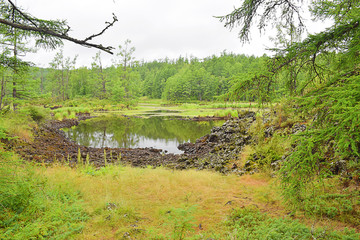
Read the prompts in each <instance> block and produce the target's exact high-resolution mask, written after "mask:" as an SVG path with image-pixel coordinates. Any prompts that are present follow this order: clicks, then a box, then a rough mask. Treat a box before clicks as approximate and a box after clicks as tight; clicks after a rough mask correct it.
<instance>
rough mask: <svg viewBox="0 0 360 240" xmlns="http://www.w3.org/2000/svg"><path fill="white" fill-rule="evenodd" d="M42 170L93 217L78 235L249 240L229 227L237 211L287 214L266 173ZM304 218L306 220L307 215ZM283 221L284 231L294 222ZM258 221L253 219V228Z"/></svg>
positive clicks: (109, 168) (334, 225)
mask: <svg viewBox="0 0 360 240" xmlns="http://www.w3.org/2000/svg"><path fill="white" fill-rule="evenodd" d="M39 171H41V175H44V176H46V178H47V179H48V182H49V184H54V185H56V186H62V189H63V190H65V191H77V192H79V193H80V194H81V196H82V200H83V201H84V208H85V210H86V212H87V213H88V215H89V216H90V218H89V220H88V221H87V223H86V225H85V228H84V230H83V232H82V233H81V234H79V235H78V236H77V237H78V238H79V239H121V238H123V237H124V238H126V237H131V238H132V239H207V238H214V239H249V238H246V237H244V236H245V235H241V238H234V237H233V236H238V235H236V234H238V230H237V228H238V226H239V225H237V224H235V223H232V224H230V225H229V221H230V222H231V221H235V220H234V219H237V220H239V219H240V218H237V217H231V216H233V215H234V214H238V213H233V212H234V211H235V210H234V209H253V210H254V209H255V210H256V211H257V212H258V213H259V214H263V213H264V212H268V213H269V214H267V215H266V217H262V218H264V219H270V220H269V221H272V220H271V219H278V218H282V217H285V216H286V215H287V213H286V209H284V208H283V207H282V205H281V200H280V197H279V195H278V193H277V187H276V184H275V183H274V179H271V178H270V177H268V176H267V175H264V174H257V175H251V176H243V177H238V176H233V175H231V176H224V175H221V174H218V173H214V172H207V171H195V170H189V171H171V170H166V169H163V168H157V169H151V168H146V169H140V168H131V167H122V166H107V167H106V168H101V169H94V168H93V167H91V166H83V167H79V168H77V169H71V168H68V167H66V166H53V167H49V168H42V169H41V170H39ZM255 210H254V211H255ZM236 211H237V210H236ZM247 213H248V214H247V215H246V214H245V215H246V216H245V215H244V218H245V219H246V218H248V217H251V216H253V215H256V214H255V213H254V212H253V211H249V212H247ZM262 218H261V219H262ZM259 219H260V218H259ZM286 219H287V218H286ZM301 220H302V221H304V222H306V219H305V218H303V219H301ZM259 221H260V220H259ZM261 221H263V220H261ZM279 221H280V223H281V224H280V223H279V224H280V229H281V227H282V226H283V225H284V226H286V225H288V224H289V222H292V220H291V219H287V220H279ZM312 223H313V222H312ZM260 224H262V223H261V222H254V226H257V225H260ZM279 224H278V225H279ZM318 224H319V225H321V221H319V222H318ZM278 225H276V224H275V226H273V228H275V227H276V226H278ZM326 225H327V226H328V227H329V229H332V228H342V226H343V225H341V224H339V223H337V222H326ZM294 226H295V227H294V229H292V231H293V232H296V231H298V228H299V229H308V230H309V231H310V230H311V228H309V227H307V226H306V225H304V224H300V223H298V224H297V225H296V224H295V225H294ZM261 227H262V231H263V232H266V231H267V229H266V224H265V225H264V224H262V225H261ZM279 231H281V230H279ZM319 231H320V230H319ZM260 233H261V231H260ZM346 234H347V233H346ZM239 236H240V235H239ZM254 236H255V235H254ZM280 236H281V235H280ZM339 236H342V235H341V234H340V233H339ZM250 239H252V238H250ZM253 239H257V238H253ZM274 239H281V238H274ZM304 239H307V238H304ZM325 239H330V238H325ZM335 239H336V238H335ZM349 239H354V238H349Z"/></svg>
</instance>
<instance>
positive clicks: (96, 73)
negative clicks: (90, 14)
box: [0, 41, 280, 109]
mask: <svg viewBox="0 0 360 240" xmlns="http://www.w3.org/2000/svg"><path fill="white" fill-rule="evenodd" d="M129 42H130V41H127V42H126V44H128V43H129ZM133 49H135V48H133ZM120 53H121V52H120ZM123 55H125V53H123ZM128 58H129V59H125V58H120V59H119V62H120V63H119V64H114V65H112V66H110V67H103V66H102V63H101V53H100V52H99V53H98V54H97V55H96V56H94V58H93V60H94V61H93V63H92V66H91V67H90V68H88V67H80V68H76V69H75V64H76V57H75V58H73V59H72V58H70V57H65V56H63V53H62V51H60V52H58V53H57V54H56V56H55V58H54V59H53V61H52V62H51V63H50V66H49V68H45V69H43V68H36V67H28V69H27V70H25V72H24V73H23V74H24V75H23V77H22V78H21V79H22V80H21V81H17V83H16V88H17V89H18V92H20V91H21V94H17V95H16V97H14V96H13V94H12V92H13V89H14V86H13V85H12V84H11V81H10V79H11V76H12V72H11V71H10V70H4V71H2V72H1V74H2V76H1V77H2V79H3V80H2V89H3V90H2V93H3V94H2V98H1V104H0V107H1V108H3V107H5V106H7V105H12V103H13V102H19V101H20V102H21V101H22V100H34V99H43V101H44V103H46V102H49V101H50V102H52V103H55V102H59V101H65V100H72V99H76V98H97V99H108V100H111V101H114V102H126V101H131V100H136V99H138V98H139V97H148V98H151V99H165V100H169V101H173V102H189V101H195V100H198V101H204V100H206V101H214V100H225V101H226V100H234V101H235V100H237V101H238V100H242V101H255V100H256V98H255V97H252V96H250V95H249V94H236V93H235V91H234V90H235V89H236V86H237V85H238V84H239V82H240V81H242V80H243V79H246V78H251V77H252V76H254V75H256V74H257V73H259V72H261V71H262V69H264V65H265V63H266V61H267V60H268V57H267V56H263V57H254V56H250V57H249V56H245V55H235V54H227V53H226V52H224V53H222V54H221V56H211V57H208V58H205V59H196V58H191V59H187V58H183V57H179V58H178V59H175V60H168V59H165V60H159V61H152V62H138V61H131V57H130V56H128ZM114 61H115V60H114ZM278 96H280V95H278ZM1 108H0V109H1Z"/></svg>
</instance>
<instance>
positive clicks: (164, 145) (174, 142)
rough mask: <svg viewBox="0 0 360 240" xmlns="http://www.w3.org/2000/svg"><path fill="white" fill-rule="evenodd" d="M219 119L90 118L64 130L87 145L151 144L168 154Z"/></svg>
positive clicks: (209, 127)
mask: <svg viewBox="0 0 360 240" xmlns="http://www.w3.org/2000/svg"><path fill="white" fill-rule="evenodd" d="M221 124H222V122H214V121H206V122H195V121H184V120H177V119H174V117H171V118H170V117H151V118H127V117H119V116H116V117H106V118H103V117H101V118H94V119H90V120H87V121H84V122H81V123H80V124H79V125H78V126H75V127H73V128H71V129H64V131H65V134H66V135H67V137H69V138H70V139H72V140H73V141H75V142H77V143H79V144H81V145H84V146H88V147H121V148H145V147H153V148H158V149H163V150H166V151H168V152H170V153H181V151H180V150H178V149H177V146H178V145H179V144H181V143H184V142H195V141H196V139H197V138H199V137H201V136H204V135H206V134H208V133H210V130H211V128H212V127H214V126H218V125H221Z"/></svg>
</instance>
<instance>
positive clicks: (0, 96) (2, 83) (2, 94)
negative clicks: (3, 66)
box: [0, 75, 5, 110]
mask: <svg viewBox="0 0 360 240" xmlns="http://www.w3.org/2000/svg"><path fill="white" fill-rule="evenodd" d="M4 97H5V76H4V75H3V76H2V79H1V92H0V110H1V109H2V103H3V98H4Z"/></svg>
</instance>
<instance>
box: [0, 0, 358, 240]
mask: <svg viewBox="0 0 360 240" xmlns="http://www.w3.org/2000/svg"><path fill="white" fill-rule="evenodd" d="M302 9H303V10H304V11H305V10H307V11H308V12H309V14H311V16H312V21H314V24H315V23H316V21H318V22H319V21H324V20H327V21H329V22H330V23H331V26H330V27H328V28H326V29H324V30H322V31H320V32H319V33H314V34H308V33H307V29H306V28H305V24H304V23H305V21H304V16H303V14H304V13H303V12H302ZM218 19H219V20H220V22H222V23H224V25H225V27H228V28H230V29H233V28H235V29H236V30H238V31H239V38H240V40H241V41H243V42H248V41H250V33H251V31H250V30H252V27H253V26H255V25H256V27H257V28H258V29H259V30H260V31H262V32H263V31H266V30H268V26H269V25H273V26H275V30H276V31H277V33H276V37H274V38H273V39H272V40H273V43H274V46H275V47H274V48H273V49H271V50H272V55H271V56H267V55H263V56H261V57H255V56H247V55H242V54H234V53H227V52H226V51H224V52H222V53H220V55H213V56H209V57H207V58H204V59H198V58H195V57H190V58H188V57H181V56H179V57H178V58H177V59H168V58H164V59H162V60H154V61H148V62H145V61H139V60H137V59H135V58H134V52H135V51H136V46H133V45H132V43H131V41H130V40H126V41H125V42H124V43H120V46H119V48H118V49H114V48H112V47H104V46H103V45H101V44H94V43H92V40H93V38H95V37H97V36H99V35H101V34H103V33H104V32H105V31H106V30H107V29H108V28H110V27H111V26H112V25H113V24H115V22H116V21H117V18H116V16H115V15H114V16H113V21H112V22H107V23H106V24H107V25H106V27H105V28H104V30H103V31H102V32H100V33H99V34H94V35H91V36H89V37H87V38H84V39H83V40H81V39H75V38H73V37H71V36H69V27H68V26H67V25H66V21H60V20H56V21H51V20H43V19H38V18H36V17H33V16H31V15H30V14H28V13H26V12H25V11H23V10H21V9H20V8H18V7H17V6H16V5H15V4H14V3H13V2H12V1H5V0H3V1H0V35H1V40H0V45H1V47H2V48H1V55H0V90H1V92H0V140H1V141H0V163H1V165H0V206H1V208H0V238H1V239H3V238H4V239H26V238H39V239H44V238H57V237H58V236H59V238H62V239H67V238H72V237H74V238H75V237H77V238H83V239H94V238H99V237H100V238H101V236H99V235H97V236H95V234H98V232H97V231H99V232H100V233H99V234H100V235H102V234H103V235H104V236H105V235H106V237H105V238H108V239H114V238H121V237H123V238H129V236H130V235H131V236H135V235H136V236H137V237H138V238H139V239H299V238H300V239H301V238H303V239H358V238H359V234H358V233H359V231H360V229H359V226H360V220H359V219H360V200H359V199H360V198H359V196H360V192H359V186H360V128H359V125H360V3H359V1H355V0H345V1H344V0H314V1H311V2H310V3H308V5H305V4H303V2H302V1H297V0H288V1H281V0H271V1H270V0H244V1H242V3H241V5H240V7H237V8H234V10H233V12H231V13H229V14H228V15H225V16H222V17H218ZM318 22H317V23H318ZM30 38H32V39H34V41H35V48H45V49H51V50H55V49H56V51H57V54H56V55H55V57H54V59H53V60H52V61H51V62H50V63H49V66H48V67H47V68H39V67H36V66H34V65H33V64H32V63H29V62H26V61H23V60H22V56H23V54H25V53H27V52H31V51H33V49H32V48H30V47H29V46H28V44H27V43H28V42H27V40H28V39H30ZM65 40H66V41H71V42H75V43H77V44H79V45H83V46H87V47H93V48H97V49H99V50H100V51H99V52H98V53H97V54H96V55H95V56H93V61H92V64H91V66H82V67H77V65H76V62H77V57H76V56H64V54H63V51H62V50H61V46H62V41H65ZM79 47H80V46H79ZM59 49H60V50H59ZM105 52H108V53H109V52H110V53H115V55H114V58H113V64H112V65H111V66H104V65H103V55H102V54H103V53H104V54H105ZM153 99H154V100H156V99H162V101H163V102H164V103H166V104H171V105H172V106H174V105H175V106H176V107H179V106H181V104H183V103H194V105H192V106H196V107H195V108H196V109H195V111H200V110H199V108H200V104H210V103H214V102H218V103H219V102H221V103H222V102H225V105H221V108H225V107H226V103H228V102H246V103H249V102H250V103H253V102H254V103H255V102H256V103H257V105H256V106H258V108H256V109H255V110H254V109H251V110H252V111H255V112H254V113H251V114H252V115H250V117H248V118H244V119H242V116H243V115H241V112H242V110H244V109H241V108H240V107H236V104H234V105H233V106H235V107H232V108H233V109H235V110H236V114H235V116H233V117H235V118H237V120H239V121H240V120H243V122H242V123H239V124H238V126H236V127H234V128H232V127H228V128H227V129H225V131H226V132H227V133H232V132H235V130H234V129H240V130H239V131H240V132H241V134H242V135H244V136H245V137H242V138H241V139H240V138H239V139H236V140H239V141H238V142H237V143H236V144H238V145H239V146H240V144H245V143H244V142H246V144H245V145H246V146H245V145H241V150H242V152H241V153H239V154H238V155H239V156H236V157H234V159H231V160H229V161H228V160H226V161H228V162H226V161H225V160H224V159H225V155H226V154H227V155H226V156H227V157H231V153H232V152H234V151H235V150H234V149H238V148H237V147H238V146H226V144H230V143H229V142H230V140H229V139H226V138H225V139H224V141H223V145H222V146H221V147H218V149H216V151H215V150H214V151H215V154H214V155H216V154H217V156H216V158H215V159H217V161H218V162H217V163H216V164H218V165H217V166H216V167H213V168H210V167H209V169H213V170H215V171H217V169H224V168H223V165H226V164H228V165H229V164H230V167H228V168H229V169H236V168H238V167H242V169H250V168H251V170H249V171H247V170H244V171H241V174H245V176H242V177H240V176H235V174H233V175H231V174H230V175H228V176H224V175H215V173H214V172H206V171H204V173H203V172H200V171H199V172H195V171H192V170H189V171H175V168H174V169H172V170H171V171H168V170H166V169H163V168H160V169H152V167H151V164H150V167H149V166H145V167H144V168H142V169H133V168H130V167H126V166H117V165H113V166H109V165H108V160H109V159H108V158H107V151H108V148H104V149H100V150H101V154H102V155H101V161H104V164H103V165H102V167H99V166H95V165H94V166H93V165H91V164H90V160H89V158H90V157H89V155H86V154H84V156H83V155H82V152H81V151H80V146H77V148H78V149H76V151H78V152H76V154H77V160H76V161H73V163H74V164H76V163H77V165H75V166H74V165H71V164H70V160H71V159H70V155H69V154H68V155H67V156H66V157H67V160H68V163H67V164H64V162H65V161H63V162H62V163H58V162H57V161H56V159H55V160H54V161H53V162H55V163H53V165H51V164H49V165H47V166H45V165H46V164H45V163H44V162H42V163H41V160H39V161H38V165H37V164H36V163H33V162H31V163H25V162H24V161H22V160H21V158H20V156H19V155H17V154H15V152H14V151H13V149H22V148H24V149H25V148H26V147H28V146H29V145H31V143H32V141H34V139H35V137H38V136H45V134H44V132H46V131H49V129H50V127H49V123H50V125H51V124H55V123H58V122H61V121H57V120H55V119H56V114H57V112H56V108H60V110H59V111H65V112H68V113H69V114H68V115H66V116H67V117H68V118H74V119H75V118H76V115H75V114H73V115H72V116H71V117H69V116H70V115H71V114H70V113H72V111H75V110H74V109H76V111H77V113H79V112H80V114H81V113H83V114H84V113H85V114H89V112H90V111H89V110H86V111H82V110H79V108H76V107H78V105H82V106H83V105H84V104H85V105H91V106H94V105H98V106H96V107H94V109H100V110H104V109H103V106H104V102H106V103H107V104H109V105H114V106H115V105H116V106H120V105H121V108H123V110H124V111H129V112H130V111H131V110H133V109H134V108H136V107H137V106H136V105H137V103H138V102H139V101H145V100H147V101H151V100H153ZM163 102H162V103H163ZM166 104H165V105H166ZM196 104H199V105H196ZM65 106H67V107H68V108H65ZM252 106H254V105H252ZM179 108H180V107H179ZM71 109H73V110H71ZM233 109H231V110H233ZM246 110H247V111H246V112H245V115H246V114H248V110H249V109H246ZM125 115H126V114H125ZM230 115H231V114H230ZM126 119H127V118H123V119H122V121H126ZM249 119H250V120H249ZM255 119H256V120H255ZM249 121H253V122H251V124H252V125H251V126H250V125H249V126H248V127H246V126H247V125H246V124H248V123H249ZM135 122H136V121H135ZM101 123H102V122H101V119H100V120H99V121H98V124H100V125H98V126H99V127H101ZM121 124H122V122H121V121H119V122H118V123H117V124H114V126H115V125H116V126H117V125H120V126H123V125H121ZM167 124H169V125H171V123H170V122H168V123H167ZM150 125H151V126H148V127H152V128H155V127H153V124H150ZM299 126H300V127H299ZM145 127H147V126H144V125H141V126H139V129H140V128H145ZM170 127H172V126H170ZM170 127H169V129H170ZM295 128H296V129H295ZM300 128H301V131H298V129H300ZM219 129H220V128H217V131H220V130H219ZM294 129H295V130H296V131H294ZM151 130H152V131H155V129H151ZM180 130H182V129H176V131H180ZM152 131H151V132H152ZM155 132H156V131H155ZM41 134H44V135H41ZM51 134H53V135H56V136H59V135H61V134H59V132H58V129H56V130H53V132H51ZM118 135H119V136H120V135H121V134H118ZM118 135H117V136H118ZM158 135H159V136H160V135H161V134H158ZM218 137H219V136H215V137H214V136H213V138H212V140H213V141H215V140H214V139H215V138H218ZM209 139H211V138H210V137H209V136H208V138H202V139H200V140H199V141H198V142H197V143H198V144H205V143H209V145H210V144H213V143H212V142H211V141H210V140H209ZM244 139H245V140H244ZM249 139H251V140H249ZM240 140H241V141H242V142H241V141H240ZM64 141H65V140H64ZM206 141H208V142H206ZM62 146H63V145H62ZM227 147H229V148H227ZM27 149H29V148H27ZM229 149H230V150H229ZM57 150H59V149H53V151H57ZM61 150H64V149H61ZM24 151H25V150H24ZM26 151H27V150H26ZM26 151H25V154H24V156H29V155H30V154H29V153H28V152H26ZM29 151H30V150H29ZM221 151H223V152H225V155H220V153H221ZM226 151H228V152H226ZM110 153H111V151H110ZM152 153H153V152H151V154H152ZM158 154H159V157H164V156H165V154H163V155H161V154H160V153H158ZM147 155H150V153H149V152H148V153H147ZM99 156H100V155H99ZM223 156H224V158H223V159H220V158H222V157H223ZM31 157H32V158H33V159H36V158H35V157H33V156H32V155H31ZM121 157H122V156H121V154H117V159H118V160H121ZM63 159H65V157H64V156H63ZM179 159H180V160H179V162H178V163H184V162H186V161H187V162H189V161H190V160H188V159H185V158H182V157H180V158H179ZM239 159H240V160H239ZM57 160H58V159H57ZM111 160H113V157H111ZM138 161H141V159H138ZM193 161H198V163H201V164H202V165H201V166H205V165H206V164H207V165H210V164H209V162H211V161H210V158H209V159H201V158H200V157H198V156H197V157H196V160H193ZM84 162H87V165H86V164H85V163H84ZM220 164H223V165H221V167H219V165H220ZM179 165H180V164H179ZM228 165H227V166H228ZM70 166H71V167H73V168H71V167H70ZM254 166H255V167H254ZM155 167H157V166H155ZM155 167H154V168H155ZM254 169H255V170H256V171H255V170H254ZM227 173H229V172H227ZM237 173H239V171H238V172H237ZM241 174H239V175H241ZM250 174H251V175H250ZM252 174H254V175H252ZM134 179H136V180H134ZM143 179H145V180H144V181H143ZM184 179H186V180H184ZM274 179H275V180H274ZM119 182H121V183H125V184H119ZM193 182H195V183H196V184H192V183H193ZM89 183H90V184H89ZM159 183H161V184H160V185H159ZM210 183H211V184H210ZM187 184H189V185H187ZM113 186H116V187H114V188H112V187H113ZM92 187H93V188H92ZM120 188H121V191H119V190H118V189H120ZM140 190H141V193H139V191H140ZM177 190H178V192H177ZM119 192H120V193H119ZM128 192H129V194H128ZM168 192H169V195H167V193H168ZM121 194H122V195H121ZM197 194H199V195H197ZM134 196H135V197H134ZM173 196H177V197H178V198H176V200H174V202H171V201H172V200H173ZM209 196H210V197H209ZM234 196H235V197H234ZM230 198H231V199H232V200H229V199H230ZM114 199H115V200H114ZM179 199H180V200H179ZM204 199H205V200H204ZM214 199H215V200H214ZM218 199H221V201H220V200H219V201H218ZM239 199H240V200H239ZM115 201H116V202H115ZM223 201H224V202H223ZM83 202H85V203H86V204H83ZM148 203H149V204H148ZM238 203H239V204H238ZM162 204H166V207H159V206H162ZM232 204H234V206H235V204H238V205H236V206H237V207H238V208H237V209H235V208H234V207H233V206H232ZM147 205H150V207H147ZM173 205H174V206H173ZM197 207H198V208H199V209H200V211H198V212H196V210H195V209H196V208H197ZM227 207H229V209H225V208H227ZM150 208H151V209H150ZM154 209H155V210H154ZM224 209H225V210H224ZM154 211H156V212H154ZM209 212H211V213H209ZM264 212H268V213H269V215H267V214H265V213H264ZM215 213H216V214H219V215H216V214H215ZM202 214H203V215H202ZM206 214H210V215H211V216H210V217H209V216H208V215H206ZM205 215H206V216H205ZM149 216H151V217H149ZM195 217H196V218H197V219H202V221H208V223H209V226H211V227H209V228H208V229H206V231H203V232H201V231H202V230H203V226H205V224H204V225H202V223H203V222H196V224H194V222H195V220H194V219H195ZM212 217H213V218H214V219H215V218H216V220H212ZM150 218H152V220H150ZM204 219H205V220H204ZM209 219H210V220H209ZM224 219H226V220H225V221H224ZM87 221H88V222H89V225H88V226H86V224H87ZM220 221H223V222H222V223H221V224H220V223H219V222H220ZM215 222H216V223H215ZM300 222H301V223H300ZM130 224H131V225H130ZM140 224H144V228H146V230H144V229H142V228H137V227H138V225H140ZM152 224H153V225H152ZM327 224H329V225H327ZM129 225H130V227H129ZM89 226H90V227H89ZM134 226H136V227H134ZM159 226H161V229H160V230H159ZM324 226H325V228H324V229H320V228H319V227H324ZM346 227H350V228H352V230H348V229H347V228H346ZM204 228H206V227H204ZM211 228H213V229H215V230H212V229H211ZM89 229H90V230H89ZM94 229H95V230H94ZM102 229H104V230H103V231H102ZM129 229H130V230H129ZM338 230H339V231H338ZM194 232H196V233H194ZM356 232H357V233H356ZM81 234H83V235H81ZM192 234H196V235H192ZM265 235H266V237H264V236H265ZM193 236H195V237H194V238H192V237H193Z"/></svg>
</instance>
